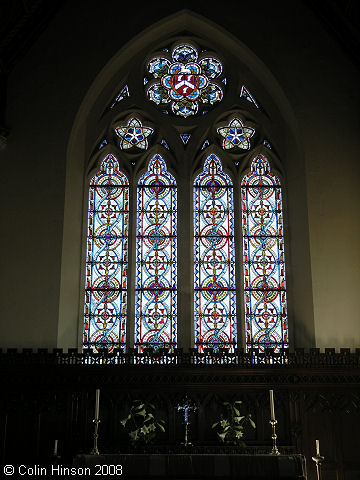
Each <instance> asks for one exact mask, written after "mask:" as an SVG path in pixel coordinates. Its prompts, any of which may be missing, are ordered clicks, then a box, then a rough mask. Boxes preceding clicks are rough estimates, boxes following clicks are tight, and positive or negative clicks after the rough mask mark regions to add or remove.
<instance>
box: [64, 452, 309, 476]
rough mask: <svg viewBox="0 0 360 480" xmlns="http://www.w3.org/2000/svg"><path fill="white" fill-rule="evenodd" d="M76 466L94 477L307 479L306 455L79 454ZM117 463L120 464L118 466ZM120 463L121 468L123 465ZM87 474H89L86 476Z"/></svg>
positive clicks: (74, 463)
mask: <svg viewBox="0 0 360 480" xmlns="http://www.w3.org/2000/svg"><path fill="white" fill-rule="evenodd" d="M73 466H75V467H77V468H79V467H82V468H85V467H87V468H90V469H91V472H92V473H94V474H95V472H96V473H97V475H100V474H102V476H97V477H94V478H111V477H112V478H124V479H132V480H140V479H141V480H145V479H149V480H155V479H160V478H166V479H171V480H188V479H189V480H190V479H191V480H205V479H206V480H208V479H216V480H227V479H241V480H278V479H279V480H280V479H281V480H295V479H297V480H301V479H303V480H305V479H306V478H307V476H306V462H305V457H304V456H303V455H241V454H239V455H237V454H191V453H189V454H104V455H77V456H76V457H75V458H74V462H73ZM116 466H117V468H116ZM120 466H121V468H120ZM85 478H86V477H85Z"/></svg>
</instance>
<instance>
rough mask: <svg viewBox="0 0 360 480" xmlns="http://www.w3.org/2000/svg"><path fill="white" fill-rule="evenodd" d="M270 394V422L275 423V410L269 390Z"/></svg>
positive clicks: (271, 392) (271, 391) (272, 396)
mask: <svg viewBox="0 0 360 480" xmlns="http://www.w3.org/2000/svg"><path fill="white" fill-rule="evenodd" d="M269 393H270V418H271V420H272V421H275V409H274V392H273V390H269Z"/></svg>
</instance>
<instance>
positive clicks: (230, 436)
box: [212, 400, 256, 446]
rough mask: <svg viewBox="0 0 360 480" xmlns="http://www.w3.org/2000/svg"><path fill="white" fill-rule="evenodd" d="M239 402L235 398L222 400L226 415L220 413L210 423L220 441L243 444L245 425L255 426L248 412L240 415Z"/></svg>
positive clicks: (240, 402) (229, 443)
mask: <svg viewBox="0 0 360 480" xmlns="http://www.w3.org/2000/svg"><path fill="white" fill-rule="evenodd" d="M241 404H242V401H241V400H236V401H235V402H233V403H229V402H223V405H224V407H225V409H226V415H223V414H221V419H220V420H219V421H218V422H216V423H214V424H213V425H212V428H214V429H216V430H217V435H218V437H219V438H220V441H221V442H222V443H225V444H227V445H237V446H244V445H245V442H244V440H243V437H244V428H245V426H246V425H250V426H251V427H252V428H256V425H255V422H254V421H253V419H252V418H251V414H250V413H249V414H248V415H241V413H240V410H239V406H240V405H241Z"/></svg>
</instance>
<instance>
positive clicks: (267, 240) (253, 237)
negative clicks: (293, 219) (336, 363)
mask: <svg viewBox="0 0 360 480" xmlns="http://www.w3.org/2000/svg"><path fill="white" fill-rule="evenodd" d="M241 198H242V233H243V269H244V295H245V325H246V327H245V330H246V347H247V348H259V349H260V350H261V351H263V350H264V349H265V348H273V349H275V351H278V350H279V348H287V347H288V327H287V308H286V284H285V254H284V234H283V207H282V196H281V184H280V180H279V178H278V177H277V176H275V175H274V174H272V173H271V171H270V164H269V162H268V160H267V159H266V158H265V157H264V156H262V155H258V156H257V157H255V158H254V159H253V161H252V163H251V168H250V172H249V173H248V174H247V175H245V176H244V178H243V179H242V183H241Z"/></svg>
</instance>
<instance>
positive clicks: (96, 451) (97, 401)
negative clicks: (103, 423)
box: [90, 388, 100, 455]
mask: <svg viewBox="0 0 360 480" xmlns="http://www.w3.org/2000/svg"><path fill="white" fill-rule="evenodd" d="M99 411H100V389H99V388H97V389H96V391H95V418H94V420H93V423H94V446H93V449H92V450H91V452H90V453H91V455H100V454H99V449H98V437H99V434H98V430H99V423H100V420H99Z"/></svg>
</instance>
